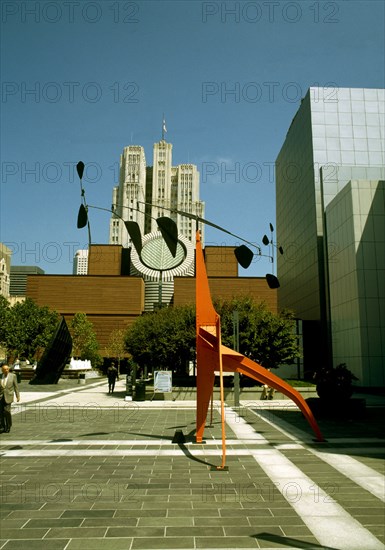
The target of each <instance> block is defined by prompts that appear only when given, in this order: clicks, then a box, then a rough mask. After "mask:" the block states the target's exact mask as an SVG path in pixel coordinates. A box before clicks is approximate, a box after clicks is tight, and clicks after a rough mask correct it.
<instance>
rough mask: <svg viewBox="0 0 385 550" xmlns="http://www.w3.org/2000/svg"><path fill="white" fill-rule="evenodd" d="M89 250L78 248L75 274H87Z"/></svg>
mask: <svg viewBox="0 0 385 550" xmlns="http://www.w3.org/2000/svg"><path fill="white" fill-rule="evenodd" d="M87 272H88V250H77V251H76V253H75V256H74V261H73V270H72V273H73V275H87Z"/></svg>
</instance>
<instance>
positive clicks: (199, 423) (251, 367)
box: [196, 231, 324, 467]
mask: <svg viewBox="0 0 385 550" xmlns="http://www.w3.org/2000/svg"><path fill="white" fill-rule="evenodd" d="M196 348H197V411H196V442H197V443H201V442H202V440H203V434H204V429H205V424H206V417H207V412H208V408H209V404H210V400H211V396H212V392H213V388H214V379H215V371H219V372H220V378H221V379H222V374H223V372H239V373H241V374H244V375H246V376H249V377H250V378H254V380H257V381H258V382H261V383H262V384H268V385H269V386H270V387H272V388H274V389H276V390H279V391H280V392H282V393H283V394H284V395H287V396H288V397H289V398H290V399H292V400H293V401H294V402H295V403H296V405H298V407H299V408H300V409H301V411H302V413H303V414H304V416H305V418H306V420H307V421H308V422H309V424H310V426H311V427H312V429H313V431H314V433H315V435H316V438H317V440H318V441H323V440H324V439H323V436H322V434H321V431H320V429H319V427H318V424H317V422H316V420H315V418H314V416H313V413H312V412H311V410H310V408H309V406H308V405H307V403H306V401H305V400H304V398H303V397H302V396H301V394H300V393H299V392H298V391H297V390H296V389H295V388H293V387H291V386H290V385H289V384H287V383H286V382H285V381H284V380H282V379H281V378H279V377H278V376H276V375H275V374H273V373H271V372H270V371H268V370H267V369H265V368H264V367H262V366H261V365H259V364H258V363H256V362H255V361H252V360H251V359H249V358H247V357H245V356H244V355H242V354H241V353H238V352H236V351H234V350H232V349H230V348H228V347H226V346H224V345H222V342H221V324H220V317H219V315H218V313H217V312H216V311H215V309H214V306H213V303H212V300H211V295H210V289H209V284H208V278H207V273H206V266H205V262H204V257H203V251H202V245H201V240H200V235H199V232H198V231H197V234H196ZM222 382H223V380H222ZM222 382H221V406H222V427H223V428H224V398H223V383H222ZM223 450H224V454H225V445H224V447H223ZM223 466H224V456H223V459H222V467H223Z"/></svg>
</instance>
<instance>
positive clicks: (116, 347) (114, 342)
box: [107, 328, 126, 375]
mask: <svg viewBox="0 0 385 550" xmlns="http://www.w3.org/2000/svg"><path fill="white" fill-rule="evenodd" d="M125 334H126V333H125V331H124V330H123V329H121V328H118V329H115V330H113V331H112V332H111V334H110V337H109V340H108V344H107V349H108V352H109V353H110V354H111V355H112V356H113V357H116V359H117V360H118V375H120V361H121V359H122V357H123V355H124V352H125V351H126V348H125Z"/></svg>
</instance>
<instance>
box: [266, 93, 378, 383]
mask: <svg viewBox="0 0 385 550" xmlns="http://www.w3.org/2000/svg"><path fill="white" fill-rule="evenodd" d="M384 155H385V91H384V90H381V89H378V90H377V89H350V88H310V90H309V91H308V93H307V95H306V97H305V98H304V99H303V100H302V103H301V106H300V108H299V110H298V112H297V113H296V115H295V117H294V119H293V121H292V123H291V126H290V128H289V130H288V132H287V135H286V139H285V142H284V144H283V146H282V148H281V151H280V153H279V155H278V157H277V161H276V201H277V214H276V215H277V222H276V226H277V239H278V241H279V244H280V245H282V246H283V248H284V249H285V254H284V255H283V256H281V257H279V258H278V276H279V279H280V283H281V287H280V289H279V293H278V300H279V307H288V308H291V309H293V310H294V311H295V313H296V315H297V316H298V317H299V318H301V319H303V320H304V323H303V333H304V350H305V369H306V368H309V369H311V368H317V367H318V366H319V365H320V364H326V363H327V362H329V363H331V362H333V364H334V365H335V364H336V363H338V362H344V363H345V362H346V363H348V366H349V368H351V369H352V370H353V371H354V372H355V374H356V375H357V376H358V377H359V379H360V381H361V384H363V385H365V384H366V385H376V384H380V383H381V381H382V385H384V384H385V367H384V364H383V357H384V356H385V348H384V339H383V338H382V343H381V339H380V338H379V337H378V334H379V333H380V332H381V330H382V331H384V330H385V307H384V304H385V300H384V284H383V281H384V278H385V277H384V274H385V272H384V261H383V258H384V247H385V245H384V235H385V228H384V226H383V223H384V200H383V185H384V182H383V180H384V179H385V169H384V166H385V158H384ZM381 198H382V200H381ZM381 205H382V206H381ZM341 227H343V230H342V229H341ZM374 227H376V231H374V229H373V228H374ZM381 228H382V229H381ZM364 273H365V275H364ZM381 281H382V282H381ZM338 289H339V291H338ZM339 292H340V295H338V294H339ZM341 293H342V294H341ZM306 355H307V357H308V358H311V360H310V361H309V360H308V361H307V364H306ZM317 363H318V364H317Z"/></svg>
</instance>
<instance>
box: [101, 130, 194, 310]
mask: <svg viewBox="0 0 385 550" xmlns="http://www.w3.org/2000/svg"><path fill="white" fill-rule="evenodd" d="M164 132H165V125H164V123H163V132H162V139H161V140H160V141H159V142H158V143H155V144H154V149H153V164H152V166H148V167H146V158H145V153H144V149H143V147H141V146H139V145H130V146H128V147H125V148H124V150H123V153H122V155H121V157H120V174H119V185H118V186H116V187H114V189H113V195H112V209H113V212H114V213H113V214H112V216H111V220H110V237H109V243H110V244H120V245H122V246H123V247H124V248H129V247H131V241H130V237H129V235H128V232H127V230H126V227H125V225H124V223H125V222H127V221H135V222H137V223H138V225H139V228H140V231H141V234H142V236H143V249H142V252H141V254H140V255H138V254H137V251H136V250H135V249H134V248H132V249H131V263H130V272H131V274H132V275H138V276H142V277H143V279H144V281H145V309H146V311H151V310H152V309H154V308H156V307H162V306H164V305H169V304H170V303H172V299H173V294H174V277H175V276H185V275H190V276H192V275H193V274H194V247H195V229H196V227H195V225H196V222H195V220H194V219H191V218H189V217H187V216H184V215H181V214H179V213H178V211H183V212H186V213H188V214H191V215H192V216H194V215H195V216H198V217H203V216H204V203H203V202H202V201H201V200H200V199H199V172H198V170H197V167H196V166H195V165H194V164H190V163H186V164H179V165H178V166H173V165H172V144H171V143H167V142H166V141H165V139H164ZM163 216H166V217H169V218H171V219H172V220H174V221H175V222H176V224H177V227H178V234H179V243H178V248H177V252H176V255H175V257H172V255H171V254H170V252H169V250H168V249H167V246H166V245H165V242H164V240H163V238H162V236H161V234H160V233H159V231H158V226H157V223H156V220H157V219H158V218H160V217H163ZM198 228H199V229H200V231H201V235H202V239H203V224H201V223H199V224H198Z"/></svg>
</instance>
